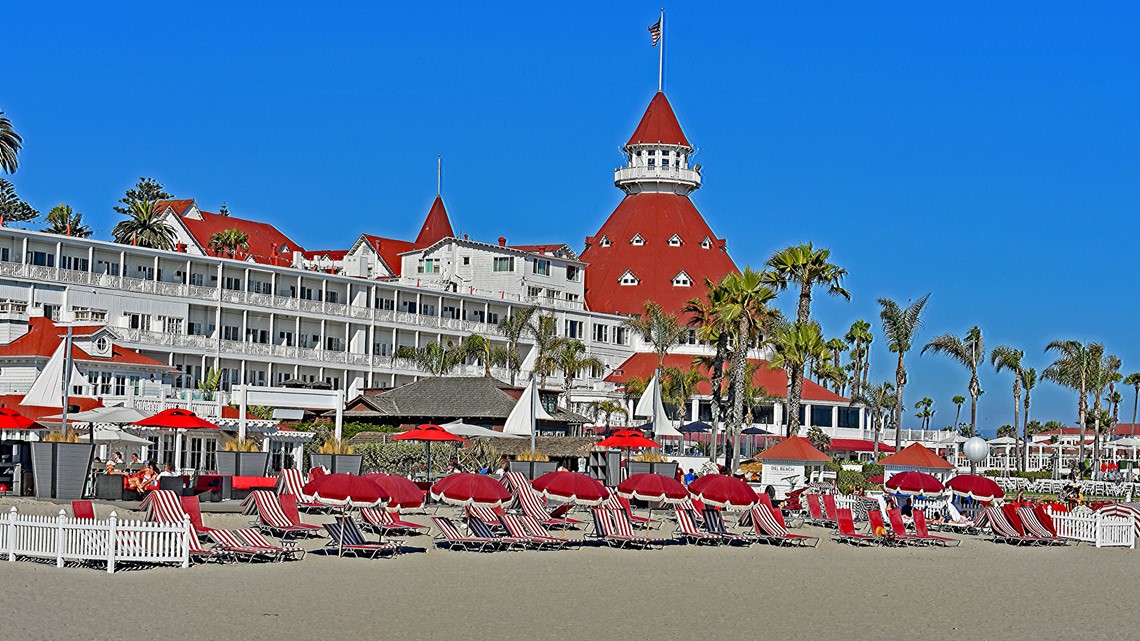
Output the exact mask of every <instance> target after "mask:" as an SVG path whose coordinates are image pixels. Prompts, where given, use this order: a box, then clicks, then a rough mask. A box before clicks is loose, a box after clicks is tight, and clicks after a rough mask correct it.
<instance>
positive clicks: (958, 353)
mask: <svg viewBox="0 0 1140 641" xmlns="http://www.w3.org/2000/svg"><path fill="white" fill-rule="evenodd" d="M926 350H930V351H931V352H933V353H935V354H944V355H946V356H949V357H950V358H951V359H953V360H955V361H958V362H959V363H961V364H962V365H965V366H966V368H967V369H969V370H970V436H977V435H978V397H979V396H981V394H982V386H981V385H980V384H979V383H978V364H979V363H984V362H986V348H985V345H984V344H983V342H982V330H981V329H978V326H977V325H974V326H973V327H972V328H970V331H968V332H966V337H965V338H964V339H963V338H958V337H957V336H955V335H953V334H943V335H941V336H938V337H936V338H935V339H934V340H932V341H930V342H929V343H927V344H926V346H924V347H923V348H922V352H921V353H922V354H925V353H926Z"/></svg>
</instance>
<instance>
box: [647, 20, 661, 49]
mask: <svg viewBox="0 0 1140 641" xmlns="http://www.w3.org/2000/svg"><path fill="white" fill-rule="evenodd" d="M649 35H650V36H653V46H654V47H656V46H657V41H658V40H660V39H661V20H660V19H658V20H657V22H654V23H653V24H651V25H649Z"/></svg>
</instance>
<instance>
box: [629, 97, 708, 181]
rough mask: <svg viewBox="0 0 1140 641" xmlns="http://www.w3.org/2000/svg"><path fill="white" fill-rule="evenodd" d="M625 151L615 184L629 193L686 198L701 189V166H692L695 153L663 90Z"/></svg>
mask: <svg viewBox="0 0 1140 641" xmlns="http://www.w3.org/2000/svg"><path fill="white" fill-rule="evenodd" d="M622 149H623V151H624V152H625V156H626V166H625V167H622V168H620V169H618V170H616V171H615V172H614V185H616V186H617V187H618V188H620V189H621V190H622V191H624V192H625V193H627V194H639V193H671V194H678V195H681V196H686V195H688V194H690V193H692V192H693V191H695V190H697V189H700V187H701V166H700V165H690V160H691V157H692V155H693V154H694V153H695V150H694V149H693V146H692V145H690V144H689V140H688V139H687V138H685V132H684V131H682V130H681V124H680V123H679V122H677V116H676V114H674V113H673V107H672V106H671V105H670V104H669V99H668V98H666V97H665V94H664V93H661V92H660V91H659V92H657V94H656V95H655V96H653V100H652V101H650V103H649V108H648V109H646V110H645V115H644V116H642V117H641V122H640V123H638V125H637V129H636V130H635V131H634V132H633V135H632V136H630V138H629V142H627V143H626V144H625V147H623V148H622Z"/></svg>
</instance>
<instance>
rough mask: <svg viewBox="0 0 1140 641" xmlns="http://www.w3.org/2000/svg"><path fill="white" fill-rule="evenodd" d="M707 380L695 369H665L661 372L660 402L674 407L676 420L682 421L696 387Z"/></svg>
mask: <svg viewBox="0 0 1140 641" xmlns="http://www.w3.org/2000/svg"><path fill="white" fill-rule="evenodd" d="M708 380H709V379H707V378H705V376H704V375H703V374H701V371H700V370H699V369H697V368H695V367H690V368H688V369H681V368H679V367H666V368H665V369H663V370H662V371H661V400H662V402H667V403H669V404H670V405H672V406H674V407H676V408H677V416H676V418H677V419H678V420H682V421H683V420H685V416H686V415H687V414H688V409H689V402H690V401H691V400H692V398H693V396H695V395H696V393H697V386H698V385H700V384H701V383H705V382H708Z"/></svg>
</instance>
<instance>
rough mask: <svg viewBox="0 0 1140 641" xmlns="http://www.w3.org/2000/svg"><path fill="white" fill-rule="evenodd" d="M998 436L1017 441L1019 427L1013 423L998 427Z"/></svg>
mask: <svg viewBox="0 0 1140 641" xmlns="http://www.w3.org/2000/svg"><path fill="white" fill-rule="evenodd" d="M997 437H998V438H1006V437H1009V438H1012V439H1013V440H1015V441H1016V440H1017V428H1015V427H1014V426H1012V425H1002V426H1001V427H999V428H997Z"/></svg>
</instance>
